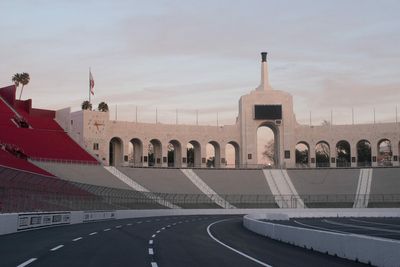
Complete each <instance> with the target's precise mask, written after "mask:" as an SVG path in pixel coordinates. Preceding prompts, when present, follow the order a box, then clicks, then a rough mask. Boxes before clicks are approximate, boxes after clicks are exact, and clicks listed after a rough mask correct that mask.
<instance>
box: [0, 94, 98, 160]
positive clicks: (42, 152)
mask: <svg viewBox="0 0 400 267" xmlns="http://www.w3.org/2000/svg"><path fill="white" fill-rule="evenodd" d="M15 92H16V88H15V86H9V87H4V88H0V142H1V143H3V144H10V145H15V146H17V147H18V148H20V149H22V150H23V151H24V154H25V155H26V156H27V157H28V158H45V159H51V160H61V161H63V160H67V161H75V162H83V161H84V162H89V163H94V164H97V163H98V162H97V160H96V159H95V158H94V157H92V156H91V155H90V154H89V153H87V152H86V151H85V150H84V149H83V148H81V147H80V146H79V145H78V144H77V143H76V142H75V141H74V140H72V139H71V138H70V137H69V135H68V134H67V133H65V132H64V130H63V129H62V128H61V127H60V126H59V125H58V124H57V122H56V121H55V120H54V118H55V111H52V110H43V109H33V108H32V100H30V99H29V100H26V101H20V100H15ZM7 104H8V105H7ZM16 113H17V114H16ZM17 121H20V123H19V126H18V123H14V122H17ZM21 122H23V123H24V124H26V123H27V124H28V128H24V127H23V125H22V124H21ZM21 126H22V127H21ZM0 163H1V162H0Z"/></svg>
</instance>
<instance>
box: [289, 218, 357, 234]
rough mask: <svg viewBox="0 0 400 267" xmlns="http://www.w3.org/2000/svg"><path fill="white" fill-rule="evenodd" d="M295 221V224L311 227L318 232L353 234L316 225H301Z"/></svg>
mask: <svg viewBox="0 0 400 267" xmlns="http://www.w3.org/2000/svg"><path fill="white" fill-rule="evenodd" d="M293 221H294V222H295V223H297V224H299V225H301V226H305V227H311V228H314V229H318V230H323V231H328V232H334V233H339V234H351V233H350V232H344V231H339V230H333V229H329V228H324V227H319V226H314V225H310V224H305V223H301V222H298V221H296V220H293Z"/></svg>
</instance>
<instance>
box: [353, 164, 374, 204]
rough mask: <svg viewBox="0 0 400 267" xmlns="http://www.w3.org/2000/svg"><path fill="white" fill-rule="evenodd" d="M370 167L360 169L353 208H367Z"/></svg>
mask: <svg viewBox="0 0 400 267" xmlns="http://www.w3.org/2000/svg"><path fill="white" fill-rule="evenodd" d="M371 183H372V169H360V176H359V178H358V185H357V192H356V197H355V199H354V205H353V208H367V207H368V201H369V193H370V192H371Z"/></svg>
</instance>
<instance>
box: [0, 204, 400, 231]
mask: <svg viewBox="0 0 400 267" xmlns="http://www.w3.org/2000/svg"><path fill="white" fill-rule="evenodd" d="M277 211H278V209H161V210H108V211H58V212H30V213H29V212H25V213H8V214H0V235H4V234H10V233H15V232H19V231H23V230H33V229H38V228H44V227H52V226H58V225H64V224H77V223H85V222H93V221H101V220H112V219H129V218H140V217H155V216H179V215H242V214H258V215H257V218H259V219H265V218H267V216H269V217H268V218H269V219H271V218H273V217H275V218H280V219H283V218H287V217H338V216H339V217H400V209H304V210H299V209H285V210H279V214H278V212H277ZM60 215H61V216H62V217H61V218H62V219H61V221H60V220H59V218H60ZM68 216H69V217H68ZM22 217H28V220H27V219H21V218H22ZM49 217H51V219H49ZM32 218H33V219H32ZM19 219H21V220H19ZM67 219H68V220H67ZM21 223H22V224H21Z"/></svg>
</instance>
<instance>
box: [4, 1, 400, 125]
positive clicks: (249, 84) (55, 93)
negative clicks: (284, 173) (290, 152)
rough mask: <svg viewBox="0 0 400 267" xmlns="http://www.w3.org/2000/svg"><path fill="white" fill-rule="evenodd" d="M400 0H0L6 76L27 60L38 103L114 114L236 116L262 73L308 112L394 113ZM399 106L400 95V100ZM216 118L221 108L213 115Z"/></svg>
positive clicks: (192, 119)
mask: <svg viewBox="0 0 400 267" xmlns="http://www.w3.org/2000/svg"><path fill="white" fill-rule="evenodd" d="M399 14H400V1H386V0H382V1H368V0H353V1H349V0H346V1H342V0H335V1H327V0H321V1H285V0H284V1H267V0H260V1H257V0H245V1H241V0H238V1H224V0H212V1H211V0H204V1H192V0H185V1H174V0H168V1H162V0H158V1H152V0H147V1H124V0H118V1H116V0H114V1H101V0H96V1H81V0H64V1H61V0H60V1H57V0H35V1H22V0H2V1H0V33H1V35H2V36H1V38H0V60H1V63H0V87H2V86H7V85H10V84H11V76H12V75H13V74H14V73H17V72H28V73H29V74H30V76H31V82H30V83H29V84H28V85H27V86H26V89H25V90H24V94H23V96H22V98H23V99H27V98H32V99H33V103H34V104H33V105H34V107H38V108H48V109H61V108H64V107H71V108H72V109H73V110H78V109H80V105H81V103H82V101H84V100H86V99H87V98H88V71H89V67H91V70H92V73H93V76H94V79H95V96H94V97H93V99H92V102H93V105H94V106H97V104H98V103H99V102H101V101H105V102H107V103H108V105H109V106H110V111H111V113H110V114H111V116H112V118H114V117H115V115H116V112H115V110H116V107H117V108H118V113H117V116H118V117H117V118H118V120H128V121H135V120H136V107H137V110H138V120H139V121H143V122H155V121H156V109H157V120H158V122H162V123H175V122H176V112H178V122H179V123H186V124H195V123H196V113H197V112H198V114H199V115H198V116H199V124H205V125H216V124H217V120H218V124H219V125H223V124H233V123H234V122H235V118H236V116H237V110H238V100H239V98H240V96H241V95H244V94H247V93H249V92H250V91H251V90H253V89H254V88H256V87H257V86H258V84H259V80H260V52H261V51H268V52H269V54H268V56H269V57H268V60H269V68H270V74H269V76H270V83H271V86H272V87H273V88H274V89H275V90H282V91H287V92H289V93H290V94H292V95H293V100H294V110H295V113H296V118H297V120H298V121H299V122H300V123H304V124H309V122H310V114H311V123H312V124H313V125H319V124H321V122H322V121H323V120H328V121H329V120H330V116H331V115H330V114H331V111H332V114H333V123H334V124H351V123H352V110H353V111H354V122H355V123H367V122H372V121H373V110H374V108H375V113H376V121H377V122H389V121H394V120H395V116H396V113H395V110H396V105H397V104H398V102H399V100H400V68H399V65H400V49H399V47H400V16H399ZM399 111H400V107H399ZM217 118H218V119H217Z"/></svg>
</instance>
